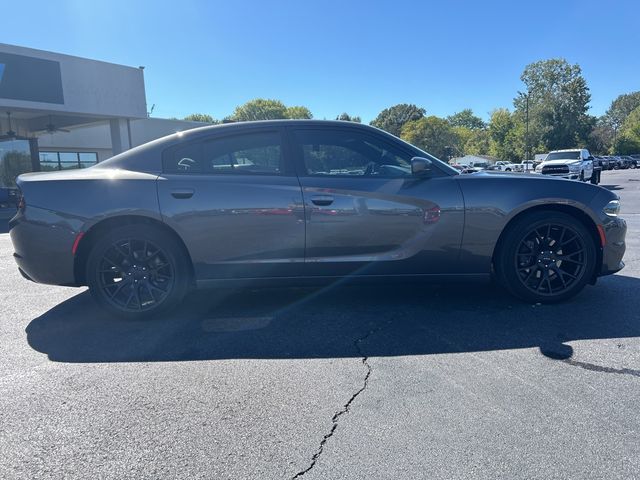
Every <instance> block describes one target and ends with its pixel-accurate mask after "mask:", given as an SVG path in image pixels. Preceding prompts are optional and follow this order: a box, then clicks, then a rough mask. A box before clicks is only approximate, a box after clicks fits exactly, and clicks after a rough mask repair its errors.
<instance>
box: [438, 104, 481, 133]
mask: <svg viewBox="0 0 640 480" xmlns="http://www.w3.org/2000/svg"><path fill="white" fill-rule="evenodd" d="M447 120H448V122H449V123H450V124H451V126H453V127H464V128H468V129H469V130H480V129H482V128H484V127H485V126H486V125H485V123H484V122H483V121H482V119H481V118H480V117H476V116H475V115H474V114H473V110H471V109H470V108H465V109H464V110H462V111H461V112H457V113H454V114H453V115H450V116H448V117H447Z"/></svg>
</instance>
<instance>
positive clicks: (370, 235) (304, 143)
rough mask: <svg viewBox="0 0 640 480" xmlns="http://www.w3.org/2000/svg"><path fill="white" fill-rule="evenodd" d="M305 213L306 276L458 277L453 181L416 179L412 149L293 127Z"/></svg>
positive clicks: (457, 203)
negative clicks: (435, 274)
mask: <svg viewBox="0 0 640 480" xmlns="http://www.w3.org/2000/svg"><path fill="white" fill-rule="evenodd" d="M290 135H291V141H292V145H293V147H292V154H293V156H294V157H295V158H296V160H297V163H296V167H297V169H298V174H299V178H300V184H301V186H302V192H303V197H304V202H305V211H306V222H307V232H306V254H305V256H306V258H305V271H306V272H307V274H309V275H321V276H333V275H345V274H351V273H356V274H360V275H378V274H432V273H454V272H456V270H457V269H458V256H459V248H460V241H461V238H462V229H463V224H464V205H463V199H462V194H461V191H460V188H459V186H458V184H457V182H456V181H455V180H454V177H452V176H450V175H449V174H446V173H444V170H440V169H438V168H437V167H435V166H434V168H433V170H432V173H431V175H430V176H428V177H420V178H418V177H414V176H412V174H411V166H410V162H411V157H412V156H413V155H415V152H413V151H410V150H409V149H408V146H403V144H402V143H400V142H393V141H392V140H390V139H387V137H385V136H382V135H377V134H375V132H374V133H369V132H367V131H366V130H365V129H362V128H354V127H347V126H345V127H344V128H335V127H334V128H330V127H310V128H303V127H299V128H291V129H290Z"/></svg>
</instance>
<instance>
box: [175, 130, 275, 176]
mask: <svg viewBox="0 0 640 480" xmlns="http://www.w3.org/2000/svg"><path fill="white" fill-rule="evenodd" d="M164 171H165V172H170V173H205V174H212V173H213V174H216V173H223V174H224V173H226V174H229V173H231V174H262V175H265V174H266V175H279V174H280V173H281V172H282V147H281V139H280V134H279V133H278V132H258V133H249V134H245V135H237V136H233V137H223V138H217V139H213V140H204V141H203V142H197V143H190V144H186V145H181V146H179V147H176V148H175V149H174V150H173V152H172V153H171V154H170V155H168V156H167V157H165V159H164Z"/></svg>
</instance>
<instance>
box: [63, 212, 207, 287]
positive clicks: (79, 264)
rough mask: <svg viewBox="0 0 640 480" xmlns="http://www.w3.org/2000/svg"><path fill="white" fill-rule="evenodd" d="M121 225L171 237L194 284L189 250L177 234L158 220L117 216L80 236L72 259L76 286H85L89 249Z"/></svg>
mask: <svg viewBox="0 0 640 480" xmlns="http://www.w3.org/2000/svg"><path fill="white" fill-rule="evenodd" d="M123 225H151V226H154V227H156V228H159V229H160V230H163V231H164V232H166V233H167V234H169V235H171V236H172V237H173V238H174V239H175V240H176V242H177V243H178V245H179V246H180V248H181V249H182V250H183V253H184V254H185V255H186V258H188V259H189V265H188V267H189V275H190V277H191V278H190V281H191V283H195V271H194V268H193V260H192V259H191V255H190V254H189V250H188V249H187V246H186V245H185V243H184V241H183V240H182V238H181V237H180V235H178V233H177V232H176V231H175V230H174V229H172V228H171V227H169V226H168V225H167V224H166V223H163V222H161V221H160V220H156V219H154V218H151V217H146V216H142V215H118V216H115V217H109V218H105V219H103V220H100V221H99V222H97V223H95V224H94V225H92V226H91V227H90V228H89V229H88V230H87V231H86V232H85V233H84V235H83V236H82V238H81V239H80V242H79V244H78V248H77V251H76V255H75V257H74V265H73V272H74V276H75V280H76V284H77V285H86V284H87V281H86V278H85V277H86V272H85V269H86V268H85V267H86V263H87V259H88V257H89V252H90V251H91V247H92V246H93V245H94V243H95V242H96V241H97V239H99V238H100V236H101V235H102V234H103V233H105V232H108V231H109V230H111V229H113V228H116V227H121V226H123Z"/></svg>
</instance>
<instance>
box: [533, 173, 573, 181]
mask: <svg viewBox="0 0 640 480" xmlns="http://www.w3.org/2000/svg"><path fill="white" fill-rule="evenodd" d="M541 175H544V176H545V177H555V178H566V179H567V180H578V179H579V178H580V174H579V173H542V174H541Z"/></svg>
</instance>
